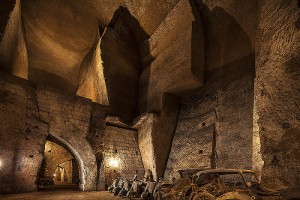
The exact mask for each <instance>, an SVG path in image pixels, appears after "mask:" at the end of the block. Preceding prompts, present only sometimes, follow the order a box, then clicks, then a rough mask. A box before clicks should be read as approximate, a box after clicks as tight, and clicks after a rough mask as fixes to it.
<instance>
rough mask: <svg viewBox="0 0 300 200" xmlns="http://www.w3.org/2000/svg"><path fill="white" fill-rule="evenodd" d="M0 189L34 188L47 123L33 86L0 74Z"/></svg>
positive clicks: (1, 190)
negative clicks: (42, 116) (43, 118)
mask: <svg viewBox="0 0 300 200" xmlns="http://www.w3.org/2000/svg"><path fill="white" fill-rule="evenodd" d="M0 76H1V78H0V82H1V83H0V85H1V87H0V91H1V92H0V95H1V98H0V99H1V100H0V110H1V112H0V124H1V129H0V160H1V164H2V166H1V168H0V193H13V192H25V191H33V190H35V189H36V185H35V183H34V182H35V180H36V176H37V173H38V171H39V168H40V166H41V164H42V159H43V150H44V146H43V145H44V144H45V142H46V136H47V124H45V123H44V122H43V121H41V120H39V113H38V105H37V97H36V94H35V92H34V89H33V86H32V85H31V84H30V83H28V82H26V81H24V80H21V79H18V78H17V79H16V78H13V77H11V76H8V75H4V74H2V73H1V74H0Z"/></svg>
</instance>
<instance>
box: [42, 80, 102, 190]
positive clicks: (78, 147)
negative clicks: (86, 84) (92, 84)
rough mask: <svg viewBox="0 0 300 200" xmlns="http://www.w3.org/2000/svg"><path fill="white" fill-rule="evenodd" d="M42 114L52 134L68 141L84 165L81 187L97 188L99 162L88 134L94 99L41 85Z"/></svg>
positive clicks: (68, 145) (81, 164) (82, 167)
mask: <svg viewBox="0 0 300 200" xmlns="http://www.w3.org/2000/svg"><path fill="white" fill-rule="evenodd" d="M37 96H38V103H39V113H40V118H41V119H42V120H43V121H45V122H47V123H48V125H49V134H51V136H53V137H54V138H56V139H57V140H59V141H60V142H61V143H63V144H64V145H66V146H67V147H68V148H69V149H70V151H71V152H72V153H73V154H74V156H75V158H76V159H77V161H78V164H79V168H80V179H81V183H80V188H81V189H82V190H94V189H95V186H96V177H97V164H96V158H95V154H94V152H93V150H92V148H91V146H90V144H89V143H88V141H87V139H86V138H85V137H86V136H87V134H88V131H89V126H90V115H91V110H92V103H91V101H90V100H87V99H83V98H79V97H76V96H72V95H65V94H63V93H59V92H57V91H56V90H53V89H50V88H49V89H47V88H45V87H43V86H40V87H38V89H37Z"/></svg>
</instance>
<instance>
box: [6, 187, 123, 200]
mask: <svg viewBox="0 0 300 200" xmlns="http://www.w3.org/2000/svg"><path fill="white" fill-rule="evenodd" d="M0 199H1V200H121V199H122V200H125V198H121V197H115V196H114V195H113V194H111V193H109V192H106V191H104V192H82V191H80V190H74V189H71V190H52V191H49V190H45V191H39V192H32V193H22V194H6V195H0Z"/></svg>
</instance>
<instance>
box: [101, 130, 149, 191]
mask: <svg viewBox="0 0 300 200" xmlns="http://www.w3.org/2000/svg"><path fill="white" fill-rule="evenodd" d="M103 139H104V152H103V163H104V169H103V171H104V173H105V183H106V184H107V185H110V184H111V183H112V179H113V178H115V177H118V176H120V177H123V178H127V179H132V178H133V177H134V175H135V174H137V175H138V177H139V178H140V179H141V178H143V176H144V166H143V163H142V158H141V153H140V151H139V147H138V141H137V132H136V131H135V130H129V129H124V128H119V127H114V126H106V129H105V133H104V138H103ZM111 159H114V160H116V161H117V162H118V166H112V165H111V164H112V163H111Z"/></svg>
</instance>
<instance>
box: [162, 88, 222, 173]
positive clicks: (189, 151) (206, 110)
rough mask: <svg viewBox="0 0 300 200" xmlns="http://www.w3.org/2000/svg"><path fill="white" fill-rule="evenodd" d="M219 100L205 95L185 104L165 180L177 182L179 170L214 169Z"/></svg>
mask: <svg viewBox="0 0 300 200" xmlns="http://www.w3.org/2000/svg"><path fill="white" fill-rule="evenodd" d="M216 97H217V96H216V94H215V93H210V94H205V93H204V94H202V95H199V96H196V97H194V98H191V100H185V101H184V103H183V104H182V106H181V111H180V116H179V119H178V123H177V127H176V133H175V136H174V139H173V144H172V149H171V153H170V156H169V159H168V164H167V168H166V172H165V178H167V179H171V178H172V177H176V178H178V177H177V176H178V175H179V174H178V173H177V171H178V170H180V169H188V168H211V167H215V160H214V159H215V158H214V157H213V156H215V155H214V153H215V142H216V141H215V139H216V138H215V136H214V128H215V127H214V126H215V123H216V122H217V115H216V107H217V98H216Z"/></svg>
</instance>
